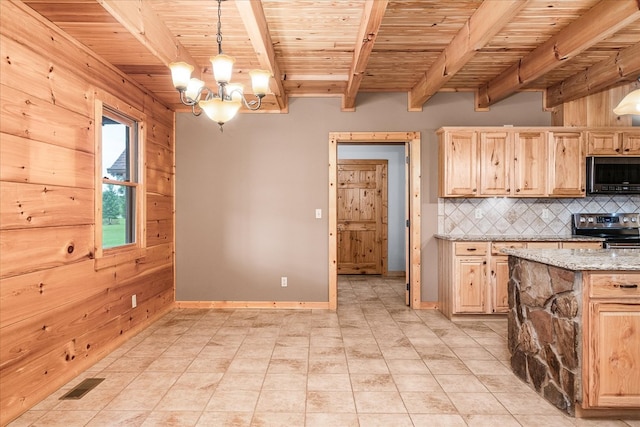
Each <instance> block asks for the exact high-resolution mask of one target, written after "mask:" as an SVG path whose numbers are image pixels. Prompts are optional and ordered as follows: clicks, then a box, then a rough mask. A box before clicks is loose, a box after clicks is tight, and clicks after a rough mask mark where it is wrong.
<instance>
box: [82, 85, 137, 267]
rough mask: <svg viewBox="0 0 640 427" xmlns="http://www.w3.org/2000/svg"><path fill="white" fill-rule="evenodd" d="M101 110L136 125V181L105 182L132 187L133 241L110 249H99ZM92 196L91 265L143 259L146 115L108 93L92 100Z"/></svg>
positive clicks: (110, 264) (100, 223) (100, 222)
mask: <svg viewBox="0 0 640 427" xmlns="http://www.w3.org/2000/svg"><path fill="white" fill-rule="evenodd" d="M105 108H107V109H109V110H112V111H114V112H116V113H118V114H121V115H123V116H125V117H128V118H130V119H132V120H133V121H134V122H135V123H136V126H137V129H136V134H137V141H136V145H137V146H136V156H135V157H136V159H135V160H136V161H135V168H136V169H135V171H134V172H135V176H136V178H137V179H136V182H128V181H114V180H106V183H113V184H117V185H124V186H127V187H132V188H135V196H134V199H135V201H134V203H135V223H134V227H135V230H134V233H135V242H134V243H129V244H125V245H122V246H115V247H112V248H103V247H102V184H103V183H105V180H104V179H103V176H102V117H103V113H104V110H105ZM94 114H95V115H94V118H95V120H94V123H95V134H94V137H95V151H94V162H95V165H94V167H95V169H94V173H95V184H94V185H95V196H94V199H95V200H94V206H95V212H94V218H95V223H94V261H95V262H94V264H95V269H96V270H99V269H102V268H106V267H111V266H114V265H116V264H119V263H122V262H127V261H131V260H135V259H139V258H143V257H144V256H145V254H146V229H147V227H146V198H147V197H146V183H145V175H146V171H145V168H144V165H145V154H146V153H145V148H146V133H145V123H146V116H145V114H144V113H142V112H141V111H138V110H137V109H135V108H133V107H131V106H130V105H128V104H127V103H124V102H122V101H120V100H118V99H117V98H115V97H112V96H110V95H108V94H100V96H99V97H98V96H97V97H96V100H95V112H94Z"/></svg>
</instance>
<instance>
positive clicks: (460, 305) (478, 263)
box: [454, 257, 487, 313]
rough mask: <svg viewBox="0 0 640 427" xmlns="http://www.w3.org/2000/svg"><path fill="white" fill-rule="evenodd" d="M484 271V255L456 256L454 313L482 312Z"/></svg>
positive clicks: (485, 264)
mask: <svg viewBox="0 0 640 427" xmlns="http://www.w3.org/2000/svg"><path fill="white" fill-rule="evenodd" d="M486 271H487V261H486V258H485V257H466V258H465V257H456V264H455V277H456V282H457V283H456V290H455V292H454V298H455V304H454V305H455V312H456V313H484V311H485V294H486V286H485V284H486Z"/></svg>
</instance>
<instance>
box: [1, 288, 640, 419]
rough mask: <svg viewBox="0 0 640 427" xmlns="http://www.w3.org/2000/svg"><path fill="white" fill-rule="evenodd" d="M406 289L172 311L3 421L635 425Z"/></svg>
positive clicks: (488, 329) (493, 327)
mask: <svg viewBox="0 0 640 427" xmlns="http://www.w3.org/2000/svg"><path fill="white" fill-rule="evenodd" d="M403 289H404V284H403V281H402V280H397V279H382V278H380V277H372V278H371V277H369V278H367V277H363V276H341V277H340V279H339V290H338V292H339V298H338V301H339V308H338V311H337V313H335V312H330V311H325V310H295V311H293V310H292V311H288V310H253V309H241V310H174V311H172V312H171V313H169V314H168V315H166V316H165V317H163V318H162V319H160V320H159V321H158V322H156V323H155V324H153V325H152V326H151V327H149V328H148V329H146V330H145V331H143V332H142V333H140V334H139V335H137V336H136V337H134V338H133V339H132V340H130V341H128V342H127V343H126V344H125V345H124V346H122V347H121V348H119V349H117V350H116V351H114V352H113V353H112V354H110V355H109V356H108V357H106V358H105V359H103V360H102V361H100V362H99V363H97V364H96V365H95V366H93V367H92V368H91V369H89V370H88V371H87V372H85V373H83V374H82V375H81V376H79V377H78V378H76V379H74V380H73V381H71V382H69V384H67V385H66V386H64V387H62V388H61V389H60V390H58V391H57V392H55V393H53V394H52V395H51V396H50V397H48V398H47V399H45V400H44V401H42V402H41V403H40V404H38V405H37V406H35V407H34V408H33V409H31V410H30V411H28V412H26V413H25V414H23V415H22V416H21V417H20V418H18V419H17V420H15V421H14V422H13V423H12V424H10V425H11V426H12V427H17V426H65V427H66V426H85V425H86V426H288V427H291V426H320V427H331V426H363V427H368V426H393V427H402V426H429V427H431V426H433V427H437V426H492V427H493V426H500V427H510V426H527V427H528V426H533V427H539V426H544V427H547V426H559V427H561V426H603V427H606V426H620V427H628V426H632V427H640V421H638V420H636V421H631V420H627V421H622V420H575V419H572V418H569V417H566V416H564V415H563V414H562V413H561V412H559V411H558V410H556V409H555V408H554V407H553V406H551V405H550V404H548V403H547V402H545V401H544V400H543V399H541V398H540V397H538V395H536V394H535V393H534V392H533V391H531V389H529V387H528V386H527V385H525V384H523V383H522V382H521V381H520V380H518V379H517V378H516V377H515V376H514V375H513V374H512V373H511V371H510V369H509V368H508V362H507V360H508V352H507V349H506V342H505V335H506V321H505V320H487V321H482V322H477V321H475V322H471V321H468V322H459V323H456V324H454V323H452V322H450V321H449V320H447V319H446V318H444V317H443V316H442V315H440V314H439V313H438V312H436V311H432V310H420V311H414V310H411V309H409V308H407V307H406V306H405V305H404V290H403ZM87 377H99V378H105V381H104V382H103V383H101V384H100V385H99V386H98V387H96V388H95V389H94V390H92V391H91V392H89V393H88V394H87V395H85V397H83V398H82V399H80V400H76V401H73V400H64V401H61V400H59V397H60V396H62V395H63V394H64V393H66V392H67V391H68V390H69V389H71V388H72V387H74V386H75V385H77V384H78V383H79V382H80V381H81V380H82V379H84V378H87Z"/></svg>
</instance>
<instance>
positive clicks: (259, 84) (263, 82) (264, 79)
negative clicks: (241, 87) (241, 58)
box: [249, 70, 271, 95]
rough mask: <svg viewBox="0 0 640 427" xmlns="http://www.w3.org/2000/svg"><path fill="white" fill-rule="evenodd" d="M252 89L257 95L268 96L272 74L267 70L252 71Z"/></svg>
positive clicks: (250, 73)
mask: <svg viewBox="0 0 640 427" xmlns="http://www.w3.org/2000/svg"><path fill="white" fill-rule="evenodd" d="M249 75H250V76H251V87H252V89H253V93H254V94H256V95H266V94H267V93H268V92H269V80H270V79H271V73H270V72H269V71H266V70H251V71H249Z"/></svg>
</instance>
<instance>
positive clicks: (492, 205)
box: [438, 195, 640, 236]
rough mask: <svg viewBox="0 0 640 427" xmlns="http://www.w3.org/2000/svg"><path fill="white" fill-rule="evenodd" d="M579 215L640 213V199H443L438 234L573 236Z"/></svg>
mask: <svg viewBox="0 0 640 427" xmlns="http://www.w3.org/2000/svg"><path fill="white" fill-rule="evenodd" d="M579 212H588V213H599V212H640V196H638V195H631V196H594V197H585V198H580V199H551V198H539V199H517V198H506V197H494V198H478V199H464V198H461V199H442V198H441V199H438V233H439V234H450V235H472V236H473V235H486V234H491V235H493V234H495V235H526V236H535V235H570V234H571V222H570V221H571V214H573V213H579ZM480 216H481V218H478V217H480Z"/></svg>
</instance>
